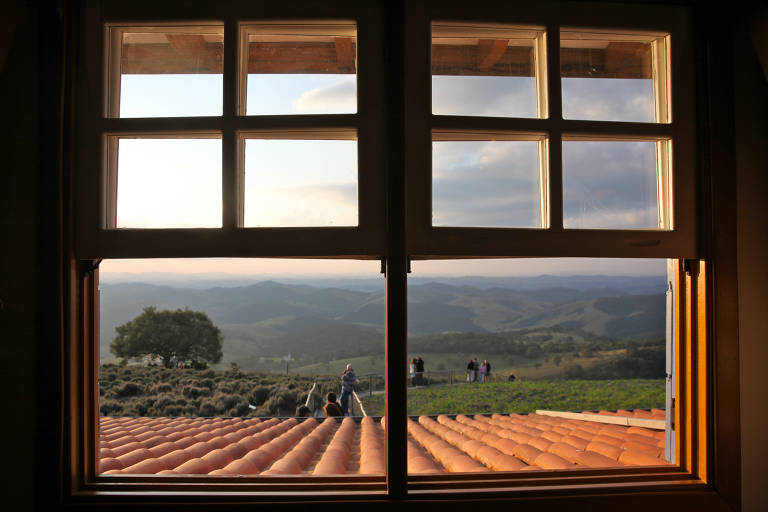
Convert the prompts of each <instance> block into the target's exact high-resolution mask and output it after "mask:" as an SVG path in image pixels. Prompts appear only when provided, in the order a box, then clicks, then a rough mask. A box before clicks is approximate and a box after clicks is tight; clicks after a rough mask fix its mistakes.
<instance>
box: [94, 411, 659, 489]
mask: <svg viewBox="0 0 768 512" xmlns="http://www.w3.org/2000/svg"><path fill="white" fill-rule="evenodd" d="M627 412H629V411H627ZM645 412H647V411H645ZM662 412H663V411H662ZM651 414H653V413H651ZM383 427H384V421H383V420H382V421H381V422H379V421H377V420H376V419H374V418H372V417H365V418H362V419H361V420H359V422H358V421H356V420H355V419H353V418H344V419H343V420H342V421H339V420H338V419H336V418H327V419H320V420H317V419H314V418H308V419H296V418H288V419H277V418H270V419H265V420H260V419H258V418H247V419H241V418H112V417H104V418H101V424H100V432H99V438H100V461H99V469H100V472H101V473H103V474H108V475H110V474H161V475H163V474H177V475H178V474H187V475H189V474H194V475H223V476H232V475H259V474H261V475H310V474H312V475H344V474H368V475H376V474H379V475H381V474H384V469H385V464H384V459H385V453H384V431H383ZM407 427H408V434H409V439H408V471H409V472H410V473H413V474H419V473H442V472H458V473H469V472H483V471H519V470H542V469H547V470H553V469H574V468H579V467H591V468H606V467H617V466H625V465H664V464H667V462H666V461H664V460H663V458H662V457H663V456H664V432H663V431H654V430H650V429H645V428H641V427H625V426H619V425H613V424H607V423H598V422H590V421H583V420H574V419H566V418H561V417H553V416H545V415H539V414H527V415H525V414H510V415H508V416H507V415H500V414H493V415H491V416H485V415H480V414H478V415H475V416H472V417H469V416H464V415H461V414H460V415H457V416H456V417H455V419H454V418H451V417H449V416H447V415H440V416H438V417H437V418H436V419H433V418H430V417H428V416H420V417H419V418H418V421H414V420H412V419H409V420H408V425H407Z"/></svg>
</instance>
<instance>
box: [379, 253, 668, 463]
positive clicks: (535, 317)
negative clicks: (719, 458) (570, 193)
mask: <svg viewBox="0 0 768 512" xmlns="http://www.w3.org/2000/svg"><path fill="white" fill-rule="evenodd" d="M670 280H671V281H674V279H671V278H669V277H668V275H667V261H666V260H659V259H654V260H647V259H642V260H632V261H631V262H629V261H627V260H620V259H597V258H593V259H589V258H546V259H545V258H541V259H527V258H522V259H521V258H517V259H492V260H441V261H413V262H412V273H410V274H408V332H409V337H408V360H409V368H408V401H407V403H408V415H409V416H410V419H409V420H408V425H407V429H408V473H409V474H410V475H417V474H428V473H454V472H459V473H464V472H492V471H498V472H506V471H511V472H516V471H527V470H555V469H573V470H578V469H593V468H614V467H623V466H632V465H666V464H667V461H668V460H671V457H672V453H673V451H674V450H671V451H669V452H667V453H665V448H668V447H671V446H674V432H673V430H672V429H671V428H670V425H669V422H668V421H667V415H666V409H667V403H668V402H667V397H668V395H667V393H668V388H666V379H665V373H666V371H667V366H666V364H667V363H668V360H667V357H668V356H667V354H668V353H669V354H671V353H672V351H671V350H670V351H669V352H668V349H671V348H673V343H674V340H672V339H666V337H667V318H668V315H669V314H670V311H671V310H670V309H669V305H668V304H669V303H668V301H667V300H668V299H667V286H668V282H669V281H670ZM670 371H671V370H670ZM669 389H671V388H669ZM366 401H367V403H368V405H367V406H366V410H367V411H376V410H382V409H383V407H384V401H383V399H381V398H379V397H376V396H374V397H372V398H370V399H366ZM377 408H378V409H377ZM617 416H620V417H623V418H622V421H624V422H625V423H624V424H623V425H618V424H615V423H617V422H616V420H617V418H616V417H617ZM627 418H629V419H627ZM640 423H642V426H640ZM628 425H629V426H628Z"/></svg>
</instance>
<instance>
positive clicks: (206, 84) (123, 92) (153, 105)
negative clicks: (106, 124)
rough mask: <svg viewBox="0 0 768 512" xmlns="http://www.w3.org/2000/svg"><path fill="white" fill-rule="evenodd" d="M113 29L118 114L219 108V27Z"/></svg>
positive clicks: (214, 111) (201, 112) (203, 112)
mask: <svg viewBox="0 0 768 512" xmlns="http://www.w3.org/2000/svg"><path fill="white" fill-rule="evenodd" d="M113 30H114V29H113ZM118 33H119V34H120V36H121V41H122V46H121V49H120V52H121V54H120V56H119V58H120V61H119V62H120V64H119V72H120V77H119V80H120V82H119V87H120V90H119V93H118V94H117V96H118V98H119V108H120V110H119V111H120V117H178V116H220V115H221V114H222V74H221V73H222V59H223V56H224V34H223V28H221V29H217V28H208V29H206V30H205V31H200V30H198V31H196V30H195V29H194V28H190V29H189V30H183V31H182V29H175V30H174V31H169V32H162V31H154V30H153V31H146V32H144V31H141V30H133V29H130V30H125V31H119V32H118Z"/></svg>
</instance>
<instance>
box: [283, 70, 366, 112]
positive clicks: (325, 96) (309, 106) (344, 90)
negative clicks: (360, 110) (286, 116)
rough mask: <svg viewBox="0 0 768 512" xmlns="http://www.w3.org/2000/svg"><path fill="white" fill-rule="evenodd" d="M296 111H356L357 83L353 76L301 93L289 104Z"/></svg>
mask: <svg viewBox="0 0 768 512" xmlns="http://www.w3.org/2000/svg"><path fill="white" fill-rule="evenodd" d="M291 105H292V107H293V110H294V111H295V112H296V113H317V112H322V113H329V112H333V113H336V112H356V111H357V85H356V82H355V78H354V77H351V78H344V79H342V81H341V82H338V83H336V84H333V85H330V86H327V87H319V88H316V89H312V90H310V91H307V92H305V93H303V94H302V95H301V96H299V97H298V98H297V99H296V100H294V101H293V103H292V104H291Z"/></svg>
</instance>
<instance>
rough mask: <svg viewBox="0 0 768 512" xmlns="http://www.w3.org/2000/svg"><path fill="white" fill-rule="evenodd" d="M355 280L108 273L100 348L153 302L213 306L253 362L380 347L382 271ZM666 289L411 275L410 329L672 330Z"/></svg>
mask: <svg viewBox="0 0 768 512" xmlns="http://www.w3.org/2000/svg"><path fill="white" fill-rule="evenodd" d="M352 281H354V283H353V285H354V284H356V286H351V285H350V283H349V282H348V281H337V282H335V283H333V282H331V281H330V280H315V281H314V285H310V284H297V283H284V282H276V281H262V282H257V283H253V284H248V285H245V286H238V287H222V286H217V287H211V288H202V287H178V286H167V285H156V284H146V283H102V284H101V286H100V306H101V308H100V312H101V318H100V339H101V341H100V350H101V358H102V360H104V359H106V358H109V357H110V356H111V353H110V351H109V345H110V343H111V341H112V340H113V339H114V336H115V327H116V326H118V325H121V324H123V323H125V322H127V321H129V320H131V319H132V318H134V317H136V316H137V315H139V314H140V313H141V310H142V308H144V307H146V306H150V305H152V306H156V307H157V308H159V309H176V308H184V307H189V308H190V309H194V310H200V311H205V312H206V313H207V314H208V315H209V316H210V317H211V319H212V320H213V322H214V323H215V324H216V325H217V326H219V327H220V328H221V330H222V332H223V334H224V337H225V341H224V361H230V360H232V361H234V360H236V361H242V362H243V364H241V367H244V368H245V367H248V366H249V363H248V362H249V361H251V362H253V361H255V360H257V359H258V358H262V357H281V356H283V355H286V354H289V353H290V354H293V357H294V358H297V359H303V360H304V361H311V362H317V361H322V360H333V359H338V358H343V357H354V356H362V355H373V354H381V353H383V327H384V291H383V284H384V283H383V279H382V280H375V281H373V280H371V281H370V282H363V281H366V280H352ZM331 284H335V285H334V286H331ZM374 284H375V285H376V286H375V287H374ZM665 290H666V279H665V277H664V276H658V277H656V276H650V277H649V276H642V277H636V276H565V277H563V276H537V277H515V278H486V277H463V278H449V279H440V282H435V281H431V282H424V280H422V279H411V280H409V289H408V296H409V304H408V325H409V332H410V334H411V336H423V335H435V334H440V333H447V332H475V333H489V332H501V331H511V330H516V329H536V328H546V327H553V326H557V327H569V328H574V329H581V330H584V331H588V332H591V333H594V334H596V335H599V336H608V337H615V338H624V339H631V340H645V339H659V338H663V337H664V332H665V298H664V293H665ZM254 364H255V363H254ZM251 366H253V365H251Z"/></svg>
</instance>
